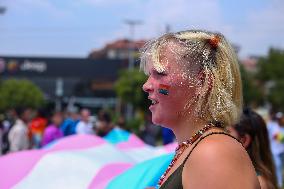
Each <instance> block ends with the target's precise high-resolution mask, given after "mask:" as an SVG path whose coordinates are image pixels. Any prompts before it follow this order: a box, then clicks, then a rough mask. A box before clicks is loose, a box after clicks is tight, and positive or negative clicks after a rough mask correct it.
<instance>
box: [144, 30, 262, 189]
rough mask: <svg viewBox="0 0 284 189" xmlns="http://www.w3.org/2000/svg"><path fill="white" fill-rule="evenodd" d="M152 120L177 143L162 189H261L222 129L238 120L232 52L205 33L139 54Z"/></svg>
mask: <svg viewBox="0 0 284 189" xmlns="http://www.w3.org/2000/svg"><path fill="white" fill-rule="evenodd" d="M141 68H142V69H143V70H144V72H145V73H146V74H148V75H149V78H148V80H147V82H146V83H145V84H144V85H143V90H144V91H145V92H147V93H148V94H149V99H150V100H151V101H152V105H151V106H150V107H149V109H150V110H151V112H152V121H153V123H155V124H157V125H162V126H164V127H167V128H169V129H171V130H172V131H173V132H174V134H175V136H176V138H177V141H178V143H179V146H178V148H177V149H176V154H175V156H174V158H173V160H172V162H171V164H170V165H169V167H168V169H167V170H166V172H165V173H164V174H163V175H162V177H161V178H160V181H159V183H158V186H157V187H158V188H161V189H169V188H170V189H182V188H185V189H205V188H206V189H207V188H210V189H228V188H230V189H257V188H260V186H259V183H258V180H257V176H256V173H255V170H254V168H253V165H252V163H251V161H250V159H249V156H248V154H247V152H246V150H245V149H244V148H243V146H242V145H241V144H240V143H239V142H238V141H237V139H235V138H233V137H232V136H230V135H229V134H228V133H226V132H225V130H224V128H226V127H227V126H230V125H233V124H236V123H237V122H238V121H239V117H240V113H241V109H242V90H241V88H242V86H241V79H240V72H239V67H238V62H237V58H236V55H235V53H234V50H233V49H232V47H231V45H230V44H229V43H228V42H227V41H226V39H225V38H224V37H223V35H221V34H219V33H212V32H207V31H195V30H194V31H193V30H190V31H183V32H178V33H170V34H165V35H163V36H161V37H159V38H157V39H155V40H152V41H150V42H149V43H147V44H146V45H145V47H144V48H143V49H142V54H141Z"/></svg>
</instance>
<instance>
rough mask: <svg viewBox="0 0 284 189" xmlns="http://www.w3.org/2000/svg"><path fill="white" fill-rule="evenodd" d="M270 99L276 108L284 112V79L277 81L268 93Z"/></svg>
mask: <svg viewBox="0 0 284 189" xmlns="http://www.w3.org/2000/svg"><path fill="white" fill-rule="evenodd" d="M268 100H269V102H270V103H271V104H272V106H273V107H274V109H277V110H279V111H283V112H284V79H283V80H277V81H276V82H275V85H274V86H273V87H272V88H271V90H270V93H269V95H268Z"/></svg>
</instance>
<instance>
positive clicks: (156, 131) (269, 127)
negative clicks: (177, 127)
mask: <svg viewBox="0 0 284 189" xmlns="http://www.w3.org/2000/svg"><path fill="white" fill-rule="evenodd" d="M118 122H119V124H114V123H113V121H112V117H111V115H110V114H109V113H107V112H105V111H100V112H99V113H98V114H97V116H96V117H94V116H92V115H91V112H90V110H89V109H85V108H83V109H81V110H80V112H79V111H78V109H77V108H76V107H74V108H71V109H68V110H66V111H65V112H54V113H52V114H51V116H49V117H47V116H46V115H45V113H44V112H43V111H42V110H37V111H34V110H32V109H30V108H15V109H11V110H9V111H7V112H6V114H5V117H4V119H2V121H1V127H0V128H1V129H0V136H1V138H0V139H1V140H0V144H1V154H7V153H9V152H16V151H21V150H27V149H38V148H42V147H45V146H47V145H48V144H51V143H52V142H53V141H55V140H57V139H60V138H62V137H65V136H69V135H74V134H94V135H97V136H101V137H103V136H105V135H106V134H107V133H109V132H110V131H111V130H112V129H113V128H114V127H121V126H123V125H124V124H125V123H124V119H123V118H120V119H119V120H118ZM228 131H229V133H230V134H231V135H232V136H234V137H236V138H237V139H238V140H239V141H240V142H241V143H242V145H243V146H244V147H245V148H246V149H247V151H248V154H249V156H250V158H251V160H252V162H253V165H254V167H255V170H256V172H257V174H258V175H259V180H260V183H262V184H263V183H265V185H267V187H265V188H276V187H277V186H279V187H282V185H283V177H282V175H283V168H284V115H283V114H282V113H280V112H278V113H273V112H272V113H271V116H270V119H269V121H268V122H267V124H266V122H265V121H264V119H263V118H262V117H261V116H260V115H259V114H257V113H256V112H254V111H252V110H250V109H245V110H244V111H243V114H242V116H241V120H240V122H239V123H238V124H236V125H233V126H231V127H229V128H228ZM170 132H171V131H170V130H167V129H164V128H160V127H157V126H154V125H153V123H152V122H151V116H150V115H148V116H146V123H145V127H144V129H143V130H142V131H141V135H140V136H141V138H142V139H143V140H144V141H145V142H146V143H148V144H151V145H156V143H157V137H158V135H161V134H162V136H163V137H162V139H163V143H164V144H168V143H170V142H173V134H172V133H170ZM164 135H165V136H164ZM166 135H167V136H166Z"/></svg>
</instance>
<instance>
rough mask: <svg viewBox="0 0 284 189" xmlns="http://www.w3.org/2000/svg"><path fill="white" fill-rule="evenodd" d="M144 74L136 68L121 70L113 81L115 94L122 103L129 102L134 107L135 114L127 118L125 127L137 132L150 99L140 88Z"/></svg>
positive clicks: (144, 77) (144, 78) (143, 80)
mask: <svg viewBox="0 0 284 189" xmlns="http://www.w3.org/2000/svg"><path fill="white" fill-rule="evenodd" d="M146 78H147V77H146V75H145V74H144V73H143V72H140V71H139V69H138V68H135V69H132V70H122V71H121V72H120V74H119V79H118V80H117V82H116V83H115V91H116V94H117V96H118V97H119V98H120V99H121V100H122V102H123V103H131V104H132V105H133V107H134V112H135V116H134V117H133V118H132V119H131V120H127V123H126V129H128V130H131V131H132V132H134V133H136V134H138V133H139V130H140V126H141V125H143V122H144V120H145V119H144V116H145V113H146V112H147V111H148V107H149V106H150V101H149V100H148V99H147V94H146V93H145V92H144V91H143V90H142V86H143V84H144V83H145V81H146Z"/></svg>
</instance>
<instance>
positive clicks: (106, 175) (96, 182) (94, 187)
mask: <svg viewBox="0 0 284 189" xmlns="http://www.w3.org/2000/svg"><path fill="white" fill-rule="evenodd" d="M132 166H133V164H131V163H112V164H108V165H106V166H104V167H103V168H102V169H101V170H100V171H99V172H98V174H96V175H95V177H94V179H93V180H92V182H91V184H90V186H89V187H88V188H89V189H104V188H106V186H107V185H108V183H109V182H110V181H111V179H113V178H114V177H115V176H117V175H119V174H121V173H123V172H124V171H126V170H127V169H129V168H130V167H132ZM110 170H111V171H110Z"/></svg>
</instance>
